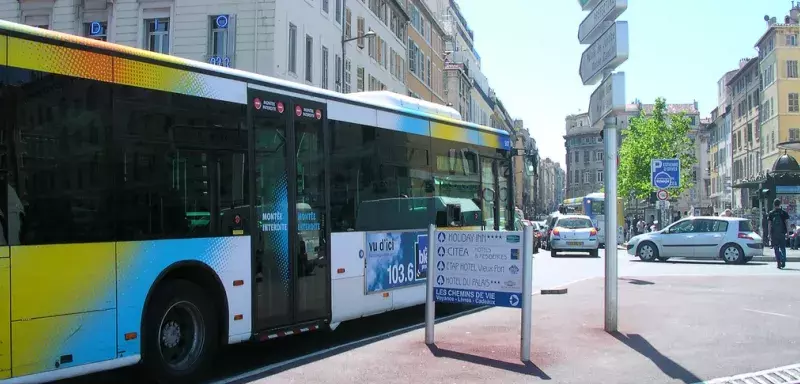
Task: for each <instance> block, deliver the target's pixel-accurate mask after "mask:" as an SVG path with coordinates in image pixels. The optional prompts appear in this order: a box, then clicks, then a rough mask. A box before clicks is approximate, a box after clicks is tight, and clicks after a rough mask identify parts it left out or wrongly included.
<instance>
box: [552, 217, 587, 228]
mask: <svg viewBox="0 0 800 384" xmlns="http://www.w3.org/2000/svg"><path fill="white" fill-rule="evenodd" d="M556 226H557V227H562V228H567V229H581V228H592V221H591V220H589V219H584V218H580V217H569V218H565V219H561V220H559V221H558V225H556Z"/></svg>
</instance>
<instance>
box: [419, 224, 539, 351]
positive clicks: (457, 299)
mask: <svg viewBox="0 0 800 384" xmlns="http://www.w3.org/2000/svg"><path fill="white" fill-rule="evenodd" d="M428 240H429V242H430V246H429V248H428V249H429V252H428V270H427V272H428V279H427V284H428V285H427V288H428V291H427V295H426V299H425V344H428V345H430V344H433V343H434V342H435V339H434V323H435V322H436V319H435V308H436V307H435V305H436V304H435V302H437V301H439V302H442V303H460V304H473V305H487V306H493V307H510V308H521V309H522V319H521V329H520V334H521V335H520V360H522V361H523V362H527V361H530V359H531V326H532V324H531V322H532V319H531V316H532V313H531V300H532V297H533V227H532V226H529V225H528V226H525V229H524V230H523V231H515V232H505V231H504V232H499V231H498V232H489V231H448V230H437V229H436V227H435V226H434V225H431V226H430V227H429V228H428Z"/></svg>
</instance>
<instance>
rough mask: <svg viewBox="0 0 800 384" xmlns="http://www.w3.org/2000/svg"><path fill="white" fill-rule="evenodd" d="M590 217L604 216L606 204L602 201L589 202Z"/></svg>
mask: <svg viewBox="0 0 800 384" xmlns="http://www.w3.org/2000/svg"><path fill="white" fill-rule="evenodd" d="M590 201H591V203H590V204H591V208H592V210H591V212H592V215H604V214H605V213H606V202H605V201H603V200H590Z"/></svg>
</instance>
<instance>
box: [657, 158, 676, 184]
mask: <svg viewBox="0 0 800 384" xmlns="http://www.w3.org/2000/svg"><path fill="white" fill-rule="evenodd" d="M650 181H651V184H652V185H653V186H654V187H656V188H658V189H667V188H680V186H681V160H680V159H653V160H650Z"/></svg>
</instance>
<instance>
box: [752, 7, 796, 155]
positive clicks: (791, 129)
mask: <svg viewBox="0 0 800 384" xmlns="http://www.w3.org/2000/svg"><path fill="white" fill-rule="evenodd" d="M798 16H800V4H793V5H792V8H791V9H790V11H789V15H787V16H786V17H785V18H784V23H783V24H779V23H777V20H776V19H775V18H774V17H773V18H769V17H765V21H766V22H767V30H766V31H765V32H764V34H763V35H762V36H761V38H760V39H759V40H758V41H757V42H756V45H755V46H756V49H757V50H758V66H759V71H760V75H761V76H760V78H761V82H760V85H761V96H760V98H759V101H760V102H761V107H760V109H759V113H758V118H759V121H760V124H761V168H762V169H772V165H773V163H775V161H776V160H777V159H778V157H779V155H780V154H781V153H782V152H783V151H781V150H779V149H778V143H780V142H784V141H790V140H800V76H798V69H799V68H798V62H800V49H798V36H799V35H800V25H798ZM791 152H792V151H790V154H791V155H792V156H794V157H797V156H798V155H800V154H798V153H791Z"/></svg>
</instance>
